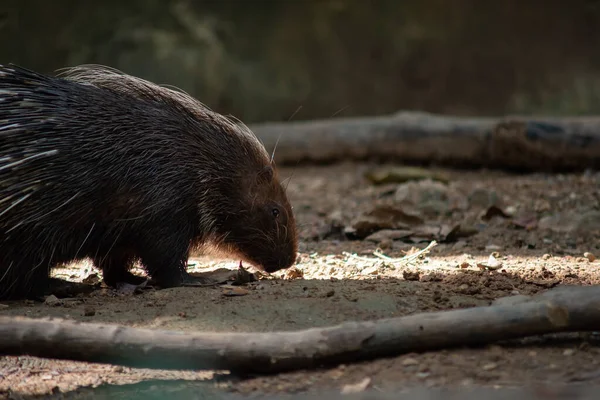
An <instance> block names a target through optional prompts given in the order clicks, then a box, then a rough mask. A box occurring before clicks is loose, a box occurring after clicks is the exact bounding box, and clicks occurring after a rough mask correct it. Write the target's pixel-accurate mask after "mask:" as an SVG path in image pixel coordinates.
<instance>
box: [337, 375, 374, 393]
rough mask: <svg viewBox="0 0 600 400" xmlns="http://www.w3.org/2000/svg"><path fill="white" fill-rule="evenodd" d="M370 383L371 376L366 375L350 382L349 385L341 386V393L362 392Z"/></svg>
mask: <svg viewBox="0 0 600 400" xmlns="http://www.w3.org/2000/svg"><path fill="white" fill-rule="evenodd" d="M370 383H371V378H369V377H366V378H364V379H363V380H362V381H360V382H358V383H355V384H351V385H345V386H344V387H343V388H342V394H349V393H358V392H363V391H364V390H365V389H367V388H368V387H369V384H370Z"/></svg>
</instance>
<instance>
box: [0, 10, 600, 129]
mask: <svg viewBox="0 0 600 400" xmlns="http://www.w3.org/2000/svg"><path fill="white" fill-rule="evenodd" d="M0 62H3V63H7V62H13V63H18V64H20V65H22V66H25V67H28V68H31V69H35V70H38V71H41V72H47V73H52V72H53V71H55V70H56V69H58V68H62V67H65V66H73V65H76V64H81V63H100V64H106V65H110V66H113V67H116V68H118V69H121V70H123V71H125V72H127V73H130V74H134V75H137V76H140V77H143V78H146V79H149V80H152V81H155V82H156V83H168V84H171V85H175V86H178V87H180V88H182V89H184V90H186V91H187V92H189V93H191V94H193V95H194V96H196V97H197V98H199V99H200V100H201V101H203V102H204V103H206V104H207V105H209V106H210V107H211V108H213V109H215V110H216V111H219V112H223V113H231V114H234V115H236V116H237V117H239V118H241V119H243V120H244V121H245V122H247V123H252V122H262V121H282V120H283V121H285V120H288V119H289V118H290V117H292V115H293V114H294V112H295V111H296V110H297V109H298V108H299V107H300V106H302V109H301V110H300V111H299V112H298V113H297V114H296V115H293V119H294V120H303V119H312V118H327V117H331V116H332V115H344V116H351V115H352V116H353V115H375V114H383V113H391V112H395V111H397V110H400V109H404V110H421V111H429V112H436V113H447V114H458V115H490V114H496V115H497V114H506V113H522V114H530V113H535V114H555V115H565V114H572V115H581V114H600V2H599V1H589V0H587V1H584V0H573V1H568V2H567V1H560V0H545V1H542V0H539V1H516V0H515V1H512V0H505V1H496V2H482V1H480V0H453V1H447V0H446V1H444V0H422V1H400V0H372V1H366V0H313V1H308V0H306V1H303V0H296V1H293V0H289V1H283V0H280V1H268V0H262V1H259V0H247V1H243V0H238V1H231V0H230V1H226V0H221V1H191V0H171V1H169V0H127V1H122V0H118V1H117V0H103V1H98V2H91V1H80V0H53V1H42V0H2V1H1V2H0Z"/></svg>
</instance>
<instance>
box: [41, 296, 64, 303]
mask: <svg viewBox="0 0 600 400" xmlns="http://www.w3.org/2000/svg"><path fill="white" fill-rule="evenodd" d="M44 303H45V304H46V305H48V306H59V305H61V304H62V301H61V300H60V299H59V298H58V297H56V296H55V295H53V294H51V295H50V296H48V297H46V300H45V301H44Z"/></svg>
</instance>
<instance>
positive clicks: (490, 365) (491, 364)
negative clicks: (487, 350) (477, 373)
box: [481, 362, 498, 371]
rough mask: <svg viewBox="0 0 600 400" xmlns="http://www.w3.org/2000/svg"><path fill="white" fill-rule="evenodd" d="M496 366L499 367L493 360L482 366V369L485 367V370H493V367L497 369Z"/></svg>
mask: <svg viewBox="0 0 600 400" xmlns="http://www.w3.org/2000/svg"><path fill="white" fill-rule="evenodd" d="M496 367H498V364H496V363H493V362H492V363H489V364H485V365H484V366H483V367H481V369H483V370H484V371H491V370H493V369H496Z"/></svg>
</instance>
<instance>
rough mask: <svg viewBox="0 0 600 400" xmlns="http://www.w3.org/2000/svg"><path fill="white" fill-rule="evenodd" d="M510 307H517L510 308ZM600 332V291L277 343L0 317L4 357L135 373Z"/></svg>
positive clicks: (343, 358)
mask: <svg viewBox="0 0 600 400" xmlns="http://www.w3.org/2000/svg"><path fill="white" fill-rule="evenodd" d="M509 299H510V298H509ZM592 330H600V287H597V286H589V287H559V288H556V289H552V290H550V291H547V292H545V293H543V294H541V295H537V296H535V297H531V298H527V299H526V300H523V299H522V298H520V300H519V302H517V303H515V302H510V301H508V302H500V303H499V304H496V305H492V306H489V307H475V308H469V309H463V310H453V311H444V312H436V313H423V314H416V315H411V316H405V317H399V318H391V319H383V320H378V321H374V322H348V323H344V324H341V325H337V326H333V327H328V328H313V329H308V330H302V331H296V332H273V333H195V334H187V333H181V332H169V331H161V330H151V329H139V328H128V327H124V326H117V325H103V324H92V323H79V322H73V321H65V320H51V319H30V318H22V317H0V354H1V355H30V356H37V357H45V358H56V359H67V360H75V361H87V362H98V363H109V364H117V365H122V366H130V367H143V368H159V369H209V370H230V371H231V372H233V373H236V372H243V373H272V372H280V371H285V370H293V369H304V368H311V367H319V366H323V365H327V364H329V365H331V364H336V363H341V362H346V363H347V362H352V361H357V360H365V359H372V358H376V357H387V356H394V355H397V354H400V353H403V352H414V351H425V350H434V349H439V348H447V347H451V346H467V345H475V344H486V343H491V342H495V341H498V340H506V339H515V338H522V337H526V336H531V335H539V334H547V333H556V332H573V331H592Z"/></svg>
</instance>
